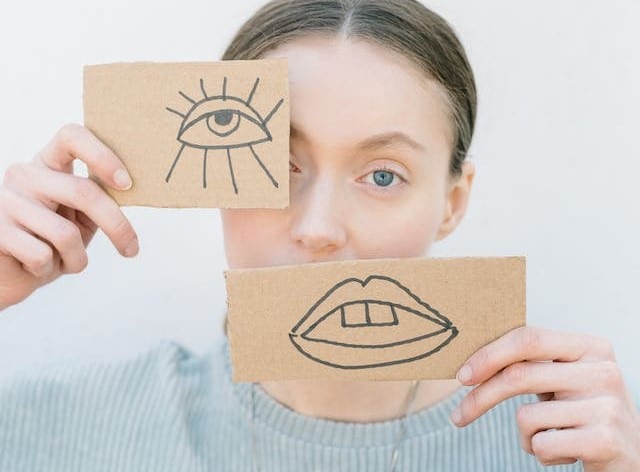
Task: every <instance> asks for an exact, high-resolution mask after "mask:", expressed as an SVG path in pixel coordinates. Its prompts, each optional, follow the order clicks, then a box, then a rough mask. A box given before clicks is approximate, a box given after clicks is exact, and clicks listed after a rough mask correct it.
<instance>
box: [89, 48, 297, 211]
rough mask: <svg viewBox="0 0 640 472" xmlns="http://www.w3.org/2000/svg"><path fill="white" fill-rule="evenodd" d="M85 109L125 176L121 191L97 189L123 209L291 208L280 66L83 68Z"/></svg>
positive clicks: (285, 85) (273, 62)
mask: <svg viewBox="0 0 640 472" xmlns="http://www.w3.org/2000/svg"><path fill="white" fill-rule="evenodd" d="M83 102H84V124H85V126H86V127H87V128H89V129H90V130H91V131H92V132H93V133H94V134H96V136H97V137H98V138H100V139H101V140H102V141H103V142H104V143H105V144H106V145H107V146H109V147H110V148H111V149H112V150H113V151H114V152H115V153H116V155H118V156H119V157H120V158H121V159H122V160H123V162H124V164H125V166H126V167H127V169H128V170H129V173H130V174H131V178H132V180H133V187H132V188H131V189H129V190H127V191H122V192H121V191H116V190H113V189H111V188H110V187H107V186H104V185H103V188H105V190H106V191H107V192H108V193H109V194H110V195H111V196H112V197H113V198H114V199H115V200H116V202H118V203H119V204H121V205H141V206H152V207H222V208H284V207H286V206H287V205H288V204H289V82H288V68H287V61H286V59H270V60H256V61H222V62H190V63H189V62H186V63H153V62H138V63H116V64H101V65H91V66H85V67H84V93H83ZM91 177H92V178H93V179H94V180H96V181H97V182H98V183H100V182H99V180H98V179H97V178H96V177H95V176H91Z"/></svg>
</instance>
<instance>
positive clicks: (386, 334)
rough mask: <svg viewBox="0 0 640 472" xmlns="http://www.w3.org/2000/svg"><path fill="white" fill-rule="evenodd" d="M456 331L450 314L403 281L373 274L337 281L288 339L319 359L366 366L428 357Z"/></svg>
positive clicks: (335, 364)
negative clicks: (410, 288)
mask: <svg viewBox="0 0 640 472" xmlns="http://www.w3.org/2000/svg"><path fill="white" fill-rule="evenodd" d="M354 291H355V293H358V297H355V298H354V296H353V293H354ZM382 293H385V294H386V298H383V297H381V296H380V294H382ZM457 335H458V329H457V328H456V327H455V326H454V325H453V324H452V323H451V321H450V320H449V319H447V318H446V317H445V316H443V315H442V314H440V313H439V312H438V311H437V310H435V309H434V308H433V307H431V306H430V305H428V304H427V303H425V302H423V301H422V300H420V298H418V297H417V296H416V295H414V294H413V293H412V292H411V291H410V290H409V289H408V288H407V287H405V286H403V285H402V284H401V283H400V282H398V281H397V280H395V279H392V278H390V277H386V276H383V275H370V276H369V277H367V278H366V279H365V280H360V279H357V278H348V279H345V280H343V281H341V282H338V283H337V284H335V285H334V286H333V287H332V288H331V289H329V290H328V291H327V292H326V293H325V294H324V295H323V296H322V297H320V299H319V300H318V301H317V302H316V303H314V305H313V306H312V307H311V308H310V309H309V311H307V313H306V314H305V315H304V316H303V317H302V318H301V319H300V321H298V323H296V325H295V326H294V327H293V328H292V330H291V332H290V333H289V339H290V340H291V342H292V343H293V345H294V346H295V347H296V349H297V350H298V351H299V352H300V353H302V354H303V355H304V356H306V357H308V358H309V359H312V360H313V361H315V362H319V363H321V364H325V365H327V366H330V367H336V368H340V369H364V368H372V367H383V366H389V365H394V364H401V363H404V362H411V361H415V360H418V359H422V358H425V357H428V356H430V355H432V354H434V353H436V352H438V351H439V350H440V349H442V348H443V347H444V346H446V345H447V344H449V342H451V340H452V339H453V338H455V337H456V336H457Z"/></svg>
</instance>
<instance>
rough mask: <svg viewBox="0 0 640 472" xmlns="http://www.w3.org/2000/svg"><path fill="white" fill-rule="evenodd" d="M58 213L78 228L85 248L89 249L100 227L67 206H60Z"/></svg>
mask: <svg viewBox="0 0 640 472" xmlns="http://www.w3.org/2000/svg"><path fill="white" fill-rule="evenodd" d="M57 213H58V214H59V215H60V216H62V217H63V218H66V219H67V220H69V221H71V222H73V223H74V224H75V225H76V226H77V227H78V229H79V230H80V235H81V236H82V242H83V244H84V246H85V247H87V246H88V245H89V243H90V242H91V240H92V239H93V236H94V235H95V234H96V230H97V229H98V225H96V224H95V223H94V222H93V221H91V219H90V218H89V217H88V216H87V215H85V214H84V213H82V212H81V211H80V210H76V209H74V208H69V207H68V206H65V205H60V206H59V207H58V210H57Z"/></svg>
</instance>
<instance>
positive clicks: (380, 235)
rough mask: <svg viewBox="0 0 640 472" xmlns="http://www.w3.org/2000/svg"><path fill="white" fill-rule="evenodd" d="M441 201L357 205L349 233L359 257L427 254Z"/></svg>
mask: <svg viewBox="0 0 640 472" xmlns="http://www.w3.org/2000/svg"><path fill="white" fill-rule="evenodd" d="M440 203H441V202H434V201H433V200H428V199H425V198H424V197H423V198H420V199H414V200H412V201H410V202H405V204H403V205H397V206H395V207H389V206H386V207H385V208H384V209H382V208H378V209H376V208H373V207H371V206H369V207H361V209H360V211H359V212H357V216H356V217H355V218H354V219H353V220H352V225H351V228H352V231H353V233H352V236H353V240H354V241H357V245H358V251H357V252H358V253H359V255H360V257H363V258H376V257H383V258H384V257H419V256H424V255H427V253H428V251H429V248H430V247H431V244H432V243H433V241H434V240H435V237H436V234H437V232H438V228H439V226H440V222H441V220H442V213H443V212H442V210H441V207H442V205H441V204H440Z"/></svg>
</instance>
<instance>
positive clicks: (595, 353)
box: [458, 326, 615, 385]
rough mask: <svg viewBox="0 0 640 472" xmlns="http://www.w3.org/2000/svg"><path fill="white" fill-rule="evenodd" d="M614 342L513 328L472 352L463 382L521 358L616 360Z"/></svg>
mask: <svg viewBox="0 0 640 472" xmlns="http://www.w3.org/2000/svg"><path fill="white" fill-rule="evenodd" d="M614 359H615V356H614V355H613V349H612V347H611V345H610V344H609V343H608V342H607V341H606V340H603V339H600V338H596V337H594V336H588V335H583V334H574V333H564V332H560V331H555V330H549V329H543V328H534V327H531V326H526V327H522V328H517V329H514V330H512V331H510V332H508V333H507V334H505V335H504V336H502V337H500V338H498V339H497V340H495V341H493V342H492V343H490V344H487V345H486V346H484V347H482V348H481V349H480V350H478V351H477V352H476V353H475V354H473V355H472V356H471V357H470V358H469V359H468V360H467V361H466V362H465V364H464V365H463V366H462V368H461V369H460V370H459V372H458V380H459V381H460V382H461V383H462V384H464V385H475V384H479V383H481V382H484V381H485V380H487V379H488V378H490V377H492V376H493V375H495V374H496V373H497V372H499V371H500V370H502V369H504V368H505V367H507V366H508V365H511V364H515V363H517V362H521V361H526V360H530V361H564V362H571V361H577V360H584V361H587V360H614Z"/></svg>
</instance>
